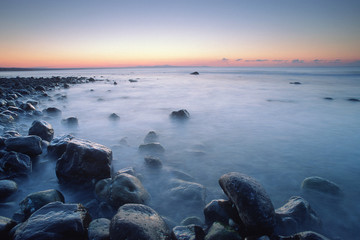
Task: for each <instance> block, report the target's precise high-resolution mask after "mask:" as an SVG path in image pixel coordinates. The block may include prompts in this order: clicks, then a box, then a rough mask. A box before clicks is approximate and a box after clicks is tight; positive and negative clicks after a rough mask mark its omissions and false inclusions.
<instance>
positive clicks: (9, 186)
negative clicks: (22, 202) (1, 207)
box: [0, 180, 18, 200]
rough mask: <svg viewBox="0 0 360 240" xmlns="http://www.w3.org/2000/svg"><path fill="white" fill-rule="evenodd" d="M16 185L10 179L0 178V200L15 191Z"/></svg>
mask: <svg viewBox="0 0 360 240" xmlns="http://www.w3.org/2000/svg"><path fill="white" fill-rule="evenodd" d="M17 190H18V186H17V184H16V182H14V181H12V180H0V200H3V199H6V198H8V197H9V196H11V195H13V194H14V193H16V192H17Z"/></svg>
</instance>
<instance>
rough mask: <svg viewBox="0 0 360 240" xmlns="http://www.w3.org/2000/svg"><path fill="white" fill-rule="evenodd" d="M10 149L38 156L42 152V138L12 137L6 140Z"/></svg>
mask: <svg viewBox="0 0 360 240" xmlns="http://www.w3.org/2000/svg"><path fill="white" fill-rule="evenodd" d="M5 146H6V149H7V150H8V151H15V152H19V153H24V154H26V155H29V156H36V155H40V154H41V153H42V148H41V138H40V137H39V136H25V137H11V138H8V139H6V140H5Z"/></svg>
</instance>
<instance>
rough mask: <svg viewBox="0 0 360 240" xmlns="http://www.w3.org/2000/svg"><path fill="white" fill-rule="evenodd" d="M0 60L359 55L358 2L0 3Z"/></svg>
mask: <svg viewBox="0 0 360 240" xmlns="http://www.w3.org/2000/svg"><path fill="white" fill-rule="evenodd" d="M0 33H1V35H0V53H1V54H0V66H1V67H116V66H137V65H162V64H171V65H210V66H305V65H306V66H312V65H319V66H320V65H330V66H339V65H352V64H355V63H356V62H357V61H359V60H360V1H355V0H347V1H340V0H337V1H334V0H303V1H295V0H249V1H242V0H237V1H235V0H234V1H226V0H222V1H213V0H207V1H202V0H198V1H196V0H193V1H188V0H182V1H170V0H168V1H158V0H156V1H149V0H148V1H144V0H143V1H137V0H132V1H130V0H123V1H120V0H118V1H114V0H107V1H100V0H98V1H95V0H86V1H85V0H81V1H76V0H73V1H52V0H31V1H29V0H1V1H0Z"/></svg>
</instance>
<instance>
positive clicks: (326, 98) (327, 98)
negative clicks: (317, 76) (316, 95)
mask: <svg viewBox="0 0 360 240" xmlns="http://www.w3.org/2000/svg"><path fill="white" fill-rule="evenodd" d="M324 99H325V100H334V99H333V98H332V97H324Z"/></svg>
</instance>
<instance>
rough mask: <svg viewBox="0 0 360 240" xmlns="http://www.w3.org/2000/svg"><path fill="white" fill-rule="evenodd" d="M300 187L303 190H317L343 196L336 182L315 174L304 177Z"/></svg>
mask: <svg viewBox="0 0 360 240" xmlns="http://www.w3.org/2000/svg"><path fill="white" fill-rule="evenodd" d="M301 188H302V189H303V190H312V191H317V192H321V193H325V194H329V195H332V196H336V197H341V196H343V192H342V191H341V189H340V187H339V186H338V185H337V184H336V183H334V182H331V181H329V180H327V179H325V178H322V177H317V176H315V177H308V178H305V179H304V181H303V182H302V183H301Z"/></svg>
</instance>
